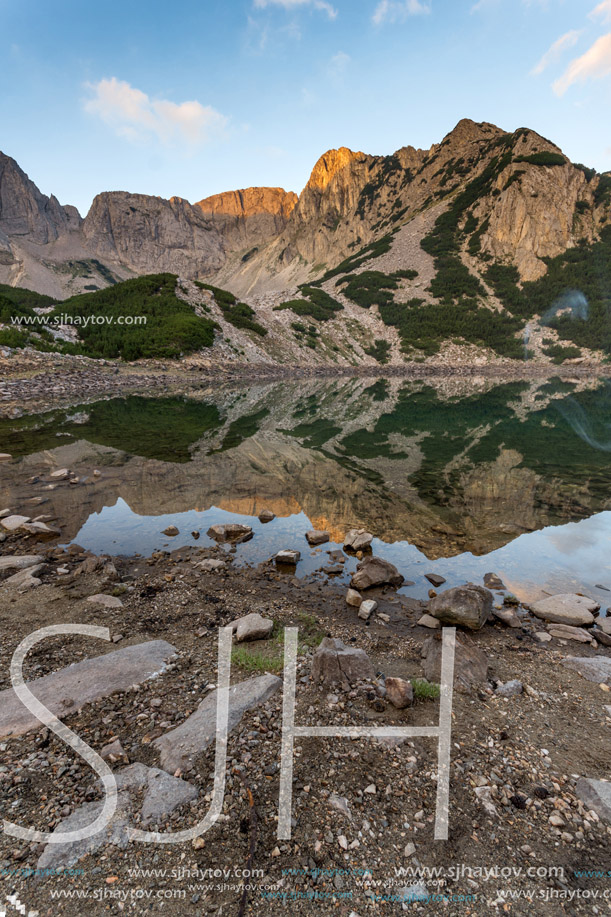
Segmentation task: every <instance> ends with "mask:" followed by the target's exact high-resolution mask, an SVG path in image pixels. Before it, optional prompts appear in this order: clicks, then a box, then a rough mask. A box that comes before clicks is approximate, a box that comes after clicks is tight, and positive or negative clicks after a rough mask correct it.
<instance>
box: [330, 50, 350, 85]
mask: <svg viewBox="0 0 611 917" xmlns="http://www.w3.org/2000/svg"><path fill="white" fill-rule="evenodd" d="M351 60H352V58H351V57H350V55H349V54H346V53H345V51H338V52H337V54H334V55H333V57H332V58H331V60H330V61H329V67H328V72H329V76H330V77H331V78H334V79H339V78H340V77H342V76H343V75H344V73H345V72H346V69H347V67H348V64H349V63H350V61H351Z"/></svg>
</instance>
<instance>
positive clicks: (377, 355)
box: [365, 338, 390, 365]
mask: <svg viewBox="0 0 611 917" xmlns="http://www.w3.org/2000/svg"><path fill="white" fill-rule="evenodd" d="M365 353H366V354H367V356H368V357H373V358H374V360H377V361H378V363H381V364H382V365H384V364H385V363H388V357H389V355H390V344H389V342H388V341H385V340H384V339H383V338H376V340H375V341H374V342H373V344H372V346H371V347H365Z"/></svg>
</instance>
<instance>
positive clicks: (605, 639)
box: [590, 627, 611, 646]
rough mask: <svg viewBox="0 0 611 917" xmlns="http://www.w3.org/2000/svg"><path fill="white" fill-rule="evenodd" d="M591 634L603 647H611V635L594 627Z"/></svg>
mask: <svg viewBox="0 0 611 917" xmlns="http://www.w3.org/2000/svg"><path fill="white" fill-rule="evenodd" d="M590 633H591V634H592V636H593V637H594V639H595V640H598V642H599V643H600V644H601V645H602V646H611V634H608V633H607V632H606V631H604V630H600V629H599V628H598V627H593V628H592V630H591V631H590Z"/></svg>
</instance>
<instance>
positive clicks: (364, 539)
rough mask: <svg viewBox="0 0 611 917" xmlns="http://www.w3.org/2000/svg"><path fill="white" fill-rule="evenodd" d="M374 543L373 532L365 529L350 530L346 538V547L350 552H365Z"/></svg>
mask: <svg viewBox="0 0 611 917" xmlns="http://www.w3.org/2000/svg"><path fill="white" fill-rule="evenodd" d="M372 541H373V535H372V534H371V532H367V531H366V530H365V529H350V531H349V532H348V533H347V535H346V537H345V538H344V547H345V548H348V550H349V551H364V550H365V548H368V547H369V546H370V545H371V542H372Z"/></svg>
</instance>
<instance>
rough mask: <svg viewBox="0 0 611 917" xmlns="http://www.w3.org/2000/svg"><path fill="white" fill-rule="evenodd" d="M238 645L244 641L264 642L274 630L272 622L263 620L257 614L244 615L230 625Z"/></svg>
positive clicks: (266, 619) (267, 619)
mask: <svg viewBox="0 0 611 917" xmlns="http://www.w3.org/2000/svg"><path fill="white" fill-rule="evenodd" d="M229 626H230V627H231V629H232V630H233V632H234V634H235V638H236V640H237V642H238V643H242V642H243V641H246V640H264V639H265V638H266V637H269V635H270V634H271V632H272V630H273V629H274V622H273V621H270V620H269V618H264V617H262V616H261V615H260V614H258V613H257V612H253V613H252V614H249V615H245V616H244V617H243V618H239V619H238V620H237V621H233V622H232V623H231V624H230V625H229Z"/></svg>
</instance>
